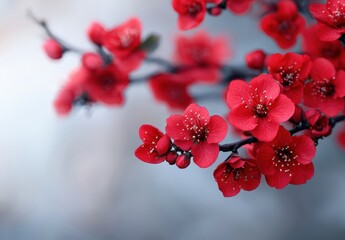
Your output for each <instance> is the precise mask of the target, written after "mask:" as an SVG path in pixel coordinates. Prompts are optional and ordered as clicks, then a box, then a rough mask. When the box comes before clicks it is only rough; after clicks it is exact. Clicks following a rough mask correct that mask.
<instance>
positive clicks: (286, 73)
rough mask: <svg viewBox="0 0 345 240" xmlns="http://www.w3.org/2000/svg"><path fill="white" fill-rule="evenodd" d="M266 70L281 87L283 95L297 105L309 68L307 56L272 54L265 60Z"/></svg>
mask: <svg viewBox="0 0 345 240" xmlns="http://www.w3.org/2000/svg"><path fill="white" fill-rule="evenodd" d="M267 68H268V71H269V72H270V73H271V74H272V75H273V77H274V78H275V79H276V80H278V81H279V82H280V84H281V85H282V86H283V93H284V94H285V95H286V96H288V97H289V98H290V99H291V100H292V101H293V102H294V103H296V104H298V103H299V102H300V101H301V100H302V97H303V88H304V82H305V80H306V79H307V78H308V75H309V72H310V68H311V61H310V58H309V56H307V55H299V54H295V53H287V54H284V55H282V54H279V53H277V54H273V55H271V56H270V57H269V58H268V59H267Z"/></svg>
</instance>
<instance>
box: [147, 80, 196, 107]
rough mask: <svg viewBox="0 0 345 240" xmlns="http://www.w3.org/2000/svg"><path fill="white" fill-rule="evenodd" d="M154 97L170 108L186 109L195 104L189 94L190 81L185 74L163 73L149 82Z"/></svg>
mask: <svg viewBox="0 0 345 240" xmlns="http://www.w3.org/2000/svg"><path fill="white" fill-rule="evenodd" d="M149 84H150V87H151V89H152V92H153V95H154V96H155V97H156V99H157V100H158V101H161V102H165V103H166V104H168V106H169V107H170V108H173V109H176V108H177V109H185V108H186V107H187V106H188V105H189V104H191V103H192V102H193V99H192V97H191V96H190V95H189V93H188V90H187V88H188V86H189V85H190V79H188V76H186V75H185V74H182V73H181V74H169V73H161V74H158V75H155V76H154V77H152V78H151V79H150V80H149Z"/></svg>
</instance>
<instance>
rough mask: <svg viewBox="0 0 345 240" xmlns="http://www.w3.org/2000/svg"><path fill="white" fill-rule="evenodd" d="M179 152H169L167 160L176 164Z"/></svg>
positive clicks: (171, 163)
mask: <svg viewBox="0 0 345 240" xmlns="http://www.w3.org/2000/svg"><path fill="white" fill-rule="evenodd" d="M176 158H177V153H176V152H169V153H168V154H167V156H166V161H167V162H168V163H169V164H170V165H174V164H175V163H176Z"/></svg>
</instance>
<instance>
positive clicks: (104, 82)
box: [99, 75, 114, 90]
mask: <svg viewBox="0 0 345 240" xmlns="http://www.w3.org/2000/svg"><path fill="white" fill-rule="evenodd" d="M99 82H100V85H101V86H102V88H103V89H104V90H109V89H111V88H112V87H113V86H114V79H113V77H111V76H109V75H105V76H101V77H100V79H99Z"/></svg>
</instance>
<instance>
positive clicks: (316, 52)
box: [302, 25, 345, 69]
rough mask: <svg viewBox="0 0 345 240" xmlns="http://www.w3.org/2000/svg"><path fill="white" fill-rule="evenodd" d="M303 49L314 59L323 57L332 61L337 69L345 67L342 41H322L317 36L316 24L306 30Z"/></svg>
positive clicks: (344, 50) (344, 52) (344, 51)
mask: <svg viewBox="0 0 345 240" xmlns="http://www.w3.org/2000/svg"><path fill="white" fill-rule="evenodd" d="M302 49H303V51H304V52H305V53H306V54H308V55H309V57H310V58H311V59H312V60H315V59H316V58H320V57H322V58H326V59H327V60H329V61H331V62H332V63H333V64H334V66H335V68H336V69H341V68H345V48H344V47H343V45H342V44H341V42H340V41H338V40H334V41H327V42H325V41H321V40H320V39H319V38H318V37H317V34H316V26H315V25H313V26H311V27H309V28H307V29H305V30H304V32H303V41H302Z"/></svg>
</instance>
